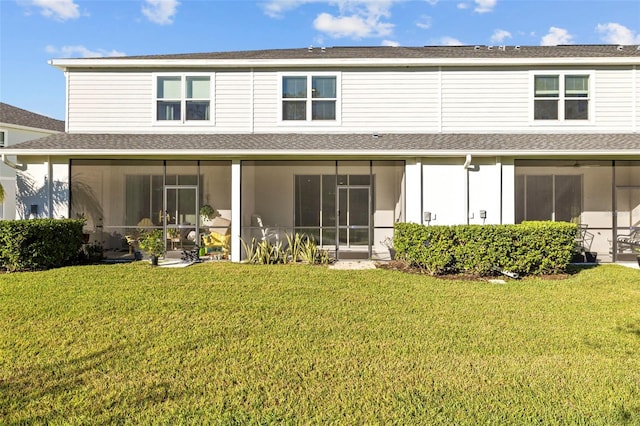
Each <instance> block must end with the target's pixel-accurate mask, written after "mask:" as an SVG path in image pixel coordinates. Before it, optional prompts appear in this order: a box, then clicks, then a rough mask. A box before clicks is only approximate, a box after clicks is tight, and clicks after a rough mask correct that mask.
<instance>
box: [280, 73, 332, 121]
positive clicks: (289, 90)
mask: <svg viewBox="0 0 640 426" xmlns="http://www.w3.org/2000/svg"><path fill="white" fill-rule="evenodd" d="M338 86H339V79H338V76H337V75H335V74H331V75H325V74H319V75H284V76H282V115H281V118H282V121H298V122H301V121H304V122H313V121H325V122H326V121H334V122H335V121H337V118H338V116H339V113H338V111H337V110H338Z"/></svg>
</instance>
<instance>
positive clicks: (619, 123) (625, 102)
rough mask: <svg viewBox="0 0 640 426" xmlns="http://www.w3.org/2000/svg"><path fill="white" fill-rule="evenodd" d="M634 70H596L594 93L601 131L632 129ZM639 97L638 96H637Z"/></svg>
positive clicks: (597, 119)
mask: <svg viewBox="0 0 640 426" xmlns="http://www.w3.org/2000/svg"><path fill="white" fill-rule="evenodd" d="M632 77H633V71H632V70H630V69H611V70H599V71H597V72H596V84H597V86H596V88H595V93H594V98H595V99H594V101H595V104H594V106H595V119H596V122H597V127H598V129H599V130H601V131H603V130H604V131H618V132H627V131H631V129H632V124H633V119H632V117H633V104H634V102H635V100H636V99H635V98H634V93H633V86H632V81H633V80H632ZM636 98H637V97H636Z"/></svg>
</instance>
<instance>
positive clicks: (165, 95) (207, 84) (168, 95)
mask: <svg viewBox="0 0 640 426" xmlns="http://www.w3.org/2000/svg"><path fill="white" fill-rule="evenodd" d="M211 88H212V84H211V77H210V76H209V75H162V76H157V77H156V120H157V121H170V122H176V121H177V122H182V123H185V122H203V121H211V98H212V96H211Z"/></svg>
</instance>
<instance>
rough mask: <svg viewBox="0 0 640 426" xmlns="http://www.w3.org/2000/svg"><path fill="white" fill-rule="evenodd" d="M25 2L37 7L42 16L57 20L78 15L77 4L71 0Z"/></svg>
mask: <svg viewBox="0 0 640 426" xmlns="http://www.w3.org/2000/svg"><path fill="white" fill-rule="evenodd" d="M0 1H2V0H0ZM25 4H27V5H33V6H36V7H39V8H40V13H41V14H42V15H43V16H46V17H47V18H53V19H57V20H59V21H66V20H67V19H77V18H79V17H80V11H79V10H78V5H77V4H75V3H74V1H73V0H31V1H28V2H26V3H25Z"/></svg>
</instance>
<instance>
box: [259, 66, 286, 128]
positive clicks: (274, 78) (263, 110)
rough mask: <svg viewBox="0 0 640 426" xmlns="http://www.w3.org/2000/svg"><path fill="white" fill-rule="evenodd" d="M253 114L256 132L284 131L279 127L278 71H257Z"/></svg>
mask: <svg viewBox="0 0 640 426" xmlns="http://www.w3.org/2000/svg"><path fill="white" fill-rule="evenodd" d="M253 87H254V89H253V99H254V101H253V109H254V111H253V114H254V117H255V118H254V126H255V130H256V132H263V131H274V132H279V131H282V130H280V129H278V127H277V126H276V123H277V122H278V102H279V93H278V73H276V72H268V71H267V72H265V71H261V72H256V73H255V74H254V82H253Z"/></svg>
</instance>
